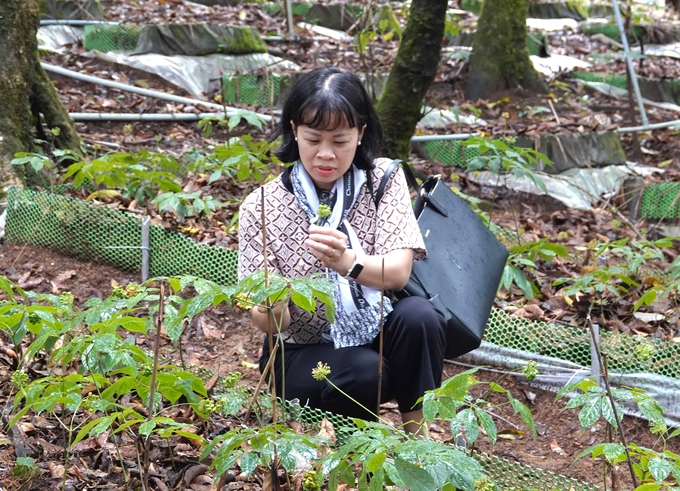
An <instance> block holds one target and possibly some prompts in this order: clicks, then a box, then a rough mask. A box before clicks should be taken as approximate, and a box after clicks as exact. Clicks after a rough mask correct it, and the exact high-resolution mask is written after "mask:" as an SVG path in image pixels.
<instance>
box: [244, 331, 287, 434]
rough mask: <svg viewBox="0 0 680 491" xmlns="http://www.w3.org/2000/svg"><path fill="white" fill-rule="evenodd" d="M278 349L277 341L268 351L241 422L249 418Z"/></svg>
mask: <svg viewBox="0 0 680 491" xmlns="http://www.w3.org/2000/svg"><path fill="white" fill-rule="evenodd" d="M278 349H279V343H276V344H275V345H274V349H273V350H272V351H270V352H269V360H268V361H267V365H266V366H265V367H264V370H262V375H261V376H260V381H259V382H258V383H257V386H256V387H255V392H254V393H253V398H252V399H251V400H250V404H248V408H247V409H246V414H245V416H243V422H244V423H245V422H247V421H248V418H250V411H251V410H252V409H253V404H255V401H256V400H257V395H258V394H259V393H260V389H261V388H262V384H263V383H264V380H265V378H266V377H267V374H268V373H269V370H270V369H271V367H272V365H273V364H274V358H275V355H276V351H277V350H278Z"/></svg>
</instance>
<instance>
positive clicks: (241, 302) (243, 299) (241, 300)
mask: <svg viewBox="0 0 680 491" xmlns="http://www.w3.org/2000/svg"><path fill="white" fill-rule="evenodd" d="M234 303H235V304H236V306H237V307H238V308H239V309H241V310H244V311H246V312H250V311H251V310H253V300H252V299H251V296H250V294H249V293H246V292H241V293H238V294H236V295H235V296H234Z"/></svg>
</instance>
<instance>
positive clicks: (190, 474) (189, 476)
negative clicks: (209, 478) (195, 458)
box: [184, 464, 208, 486]
mask: <svg viewBox="0 0 680 491" xmlns="http://www.w3.org/2000/svg"><path fill="white" fill-rule="evenodd" d="M207 470H208V466H207V465H205V464H198V465H194V466H192V467H189V468H188V469H187V470H186V472H185V473H184V484H186V485H187V486H188V485H189V484H191V483H192V482H194V479H196V477H198V476H201V475H203V474H205V472H206V471H207ZM198 484H200V483H198Z"/></svg>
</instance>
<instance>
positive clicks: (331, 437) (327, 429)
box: [319, 418, 337, 445]
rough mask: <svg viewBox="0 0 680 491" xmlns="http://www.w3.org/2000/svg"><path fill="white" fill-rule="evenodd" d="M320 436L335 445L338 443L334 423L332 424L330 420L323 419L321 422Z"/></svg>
mask: <svg viewBox="0 0 680 491" xmlns="http://www.w3.org/2000/svg"><path fill="white" fill-rule="evenodd" d="M319 436H320V437H321V438H324V439H326V440H328V441H329V442H331V444H333V445H335V443H336V442H337V437H336V435H335V428H333V423H331V422H330V421H329V420H328V418H323V420H321V428H320V429H319Z"/></svg>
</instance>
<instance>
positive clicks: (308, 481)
mask: <svg viewBox="0 0 680 491" xmlns="http://www.w3.org/2000/svg"><path fill="white" fill-rule="evenodd" d="M322 481H323V479H322V476H321V474H319V472H317V471H315V470H312V469H310V470H309V471H307V474H305V477H303V478H302V491H320V490H321V482H322Z"/></svg>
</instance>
